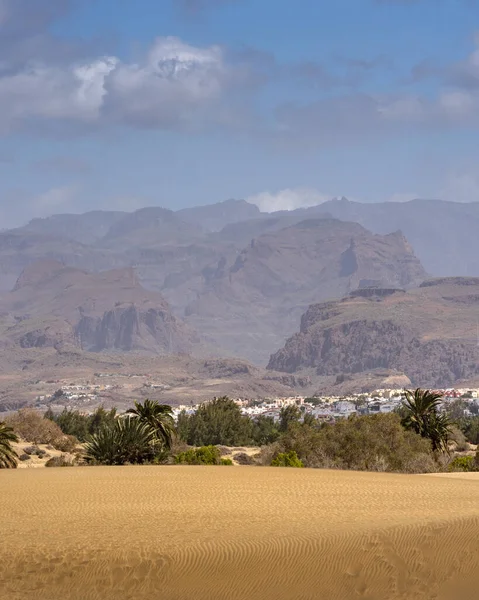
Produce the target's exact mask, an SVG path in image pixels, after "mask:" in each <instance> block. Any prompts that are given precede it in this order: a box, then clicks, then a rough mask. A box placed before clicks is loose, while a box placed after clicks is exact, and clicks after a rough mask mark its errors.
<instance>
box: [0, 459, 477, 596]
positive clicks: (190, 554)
mask: <svg viewBox="0 0 479 600" xmlns="http://www.w3.org/2000/svg"><path fill="white" fill-rule="evenodd" d="M0 491H1V493H0V599H1V600H7V599H8V600H27V599H30V598H32V599H35V600H57V599H58V600H70V599H72V600H73V599H74V600H89V599H99V600H100V599H101V600H143V599H147V598H148V599H149V600H150V599H151V600H157V599H158V600H160V599H161V600H170V599H171V600H183V599H188V600H190V599H191V600H203V599H204V600H215V599H221V600H223V599H225V600H226V599H230V598H231V599H235V600H236V599H237V600H253V599H258V600H269V599H271V600H273V599H274V600H278V599H288V600H299V599H301V600H303V599H304V600H307V599H308V600H309V599H318V600H349V599H358V598H363V599H368V600H393V599H402V600H414V599H428V600H433V599H434V600H469V599H472V598H477V597H479V596H478V594H479V592H478V590H479V477H471V478H469V479H462V478H439V477H430V476H407V475H390V474H376V473H354V472H339V471H317V470H307V469H297V470H296V469H274V468H269V469H268V468H258V467H256V468H255V467H251V468H250V467H229V468H228V467H97V468H66V469H61V468H60V469H25V470H17V471H0Z"/></svg>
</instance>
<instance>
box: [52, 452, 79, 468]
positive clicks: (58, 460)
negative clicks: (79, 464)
mask: <svg viewBox="0 0 479 600" xmlns="http://www.w3.org/2000/svg"><path fill="white" fill-rule="evenodd" d="M45 466H46V467H74V466H75V463H74V462H73V461H72V460H71V459H69V458H67V457H66V456H64V455H63V454H62V455H61V456H52V458H49V459H48V460H47V462H46V463H45Z"/></svg>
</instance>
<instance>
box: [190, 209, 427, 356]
mask: <svg viewBox="0 0 479 600" xmlns="http://www.w3.org/2000/svg"><path fill="white" fill-rule="evenodd" d="M426 277H427V274H426V272H425V271H424V269H423V268H422V265H421V263H420V262H419V260H418V259H417V258H416V256H415V255H414V252H413V251H412V249H411V248H410V246H409V244H408V243H407V240H406V239H405V238H404V236H403V235H402V234H401V233H400V232H396V233H392V234H389V235H385V236H380V235H374V234H372V233H370V232H369V231H366V230H365V229H364V228H363V227H361V226H360V225H358V224H357V223H343V222H340V221H336V220H334V219H328V218H321V219H319V218H317V219H309V220H307V221H304V222H301V223H297V224H295V225H293V226H290V227H287V228H285V229H282V230H281V231H278V232H273V233H268V234H264V235H261V236H259V237H258V238H256V239H254V240H252V241H251V243H250V244H249V245H248V247H246V248H244V249H243V250H242V251H241V252H240V253H239V254H237V255H236V256H235V257H233V258H232V259H231V258H230V259H228V260H226V259H224V258H223V259H222V260H220V261H219V262H218V263H217V264H216V265H214V266H212V267H211V268H209V269H205V270H204V271H203V283H202V285H201V286H200V287H199V290H198V293H197V297H196V299H195V300H194V301H192V302H191V303H190V304H189V305H188V307H187V309H186V313H185V314H186V316H187V318H188V321H189V322H191V323H192V324H193V325H194V326H195V328H196V329H198V330H200V331H203V332H204V333H205V334H207V335H210V336H212V337H213V336H214V339H215V341H216V342H217V344H218V346H219V347H222V348H226V349H227V350H229V351H234V352H235V353H237V354H240V355H242V356H245V357H248V358H249V359H250V360H253V361H255V362H263V361H264V362H266V361H267V357H268V356H269V354H270V352H271V350H272V349H273V348H274V345H275V344H277V345H279V344H280V343H282V341H283V340H284V339H286V338H287V337H288V336H289V335H291V333H292V332H293V331H295V329H296V328H297V326H298V322H299V320H300V317H301V314H302V313H304V311H305V310H306V309H307V307H308V306H309V305H310V304H311V303H312V302H318V301H321V300H327V299H329V298H341V297H343V296H345V295H347V294H348V293H350V292H351V291H353V290H357V289H359V288H364V287H365V286H371V285H381V286H383V287H388V288H397V287H403V288H407V287H410V286H415V285H418V284H419V283H421V282H422V281H423V280H424V279H425V278H426ZM218 326H219V327H220V328H221V329H220V330H219V331H218V330H217V329H216V328H217V327H218Z"/></svg>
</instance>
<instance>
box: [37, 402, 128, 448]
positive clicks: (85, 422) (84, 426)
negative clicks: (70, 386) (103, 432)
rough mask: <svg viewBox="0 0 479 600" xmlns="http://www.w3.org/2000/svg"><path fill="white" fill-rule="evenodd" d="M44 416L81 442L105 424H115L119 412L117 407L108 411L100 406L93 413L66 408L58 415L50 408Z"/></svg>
mask: <svg viewBox="0 0 479 600" xmlns="http://www.w3.org/2000/svg"><path fill="white" fill-rule="evenodd" d="M44 417H45V418H46V419H49V420H50V421H53V422H54V423H56V424H57V425H58V426H59V427H60V429H61V430H62V432H63V433H64V434H65V435H72V436H75V437H76V438H77V439H78V440H79V441H80V442H85V441H86V440H87V438H88V436H89V435H93V434H95V433H97V432H98V431H99V430H100V429H102V428H103V427H104V426H106V425H114V424H115V421H116V417H117V414H116V408H112V409H111V410H109V411H107V410H105V408H104V407H103V406H100V407H99V408H97V409H96V410H95V412H94V413H93V414H92V415H83V414H81V413H80V412H79V411H77V410H70V409H67V408H65V409H64V410H63V411H62V412H61V413H60V414H57V415H55V413H54V412H53V411H52V410H51V409H48V410H47V412H46V413H45V415H44Z"/></svg>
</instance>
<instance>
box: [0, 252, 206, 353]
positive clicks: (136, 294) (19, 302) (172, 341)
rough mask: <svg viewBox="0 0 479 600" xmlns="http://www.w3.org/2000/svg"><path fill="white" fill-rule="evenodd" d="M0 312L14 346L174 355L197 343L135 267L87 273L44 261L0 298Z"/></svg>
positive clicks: (0, 334) (2, 330) (2, 328)
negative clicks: (145, 287)
mask: <svg viewBox="0 0 479 600" xmlns="http://www.w3.org/2000/svg"><path fill="white" fill-rule="evenodd" d="M0 311H1V312H0V315H1V316H0V339H1V340H2V344H3V345H4V346H7V347H13V348H15V347H21V348H42V347H49V346H50V347H57V346H59V345H64V344H70V345H73V346H76V347H78V348H81V349H82V350H91V351H101V350H118V351H133V350H136V351H147V352H151V353H156V354H171V353H179V352H184V353H190V352H192V351H193V349H194V346H195V344H198V342H199V337H198V335H197V334H196V333H195V332H194V331H192V330H191V329H190V328H189V327H188V326H187V325H185V324H184V323H182V322H181V321H180V320H178V319H177V318H176V317H175V316H174V315H173V314H172V313H171V310H170V307H169V305H168V303H167V302H166V301H165V299H164V298H163V297H162V296H161V295H160V294H159V293H157V292H151V291H148V290H145V289H144V288H143V287H142V286H141V284H140V282H139V280H138V279H137V277H136V275H135V272H134V271H133V269H131V268H130V269H118V270H113V271H103V272H101V273H88V272H86V271H82V270H80V269H76V268H73V267H67V266H65V265H63V264H61V263H59V262H57V261H54V260H44V261H40V262H37V263H34V264H32V265H30V266H29V267H27V268H26V269H25V270H24V271H23V273H22V275H21V276H20V277H19V279H18V281H17V283H16V284H15V286H14V288H13V290H12V291H11V292H10V293H8V294H4V295H3V296H1V297H0Z"/></svg>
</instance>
